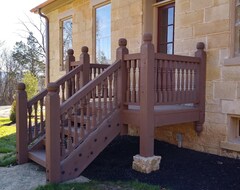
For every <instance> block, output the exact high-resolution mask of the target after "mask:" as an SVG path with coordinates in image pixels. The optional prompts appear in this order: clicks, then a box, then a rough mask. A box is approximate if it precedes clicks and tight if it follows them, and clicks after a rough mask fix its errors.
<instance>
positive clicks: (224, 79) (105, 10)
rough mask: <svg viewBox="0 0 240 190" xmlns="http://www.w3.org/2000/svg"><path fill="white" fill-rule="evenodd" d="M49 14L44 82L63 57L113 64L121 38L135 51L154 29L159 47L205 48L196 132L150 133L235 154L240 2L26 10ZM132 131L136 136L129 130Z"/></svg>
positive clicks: (168, 129)
mask: <svg viewBox="0 0 240 190" xmlns="http://www.w3.org/2000/svg"><path fill="white" fill-rule="evenodd" d="M32 12H35V13H37V12H41V13H44V15H46V16H47V17H48V19H49V29H50V31H49V33H50V35H49V39H50V42H49V50H50V51H49V59H50V62H49V77H50V78H49V80H50V81H55V80H56V79H58V78H59V77H60V76H62V75H63V74H65V70H64V57H65V55H66V49H67V48H73V49H74V51H75V56H76V57H78V55H79V54H80V49H81V47H82V46H88V47H89V53H90V56H91V62H100V63H105V62H106V63H111V62H113V61H114V60H115V51H116V48H117V46H118V43H117V42H118V39H119V38H126V39H127V40H128V49H129V51H130V52H131V53H134V52H139V48H140V45H141V43H142V35H143V34H144V33H146V32H150V33H152V34H153V43H154V45H155V50H156V51H157V52H162V53H168V54H179V55H191V56H192V55H193V54H194V52H195V50H196V44H197V42H204V43H205V46H206V52H207V79H206V119H205V123H204V130H203V132H202V133H201V134H200V136H198V135H197V134H196V133H195V131H194V128H193V124H192V123H189V124H186V123H184V124H180V125H176V126H164V127H161V128H157V130H156V131H155V138H156V139H159V140H163V141H166V142H169V143H172V144H178V145H179V146H182V147H185V148H189V149H193V150H197V151H201V152H207V153H212V154H217V155H222V156H229V157H234V158H237V157H238V155H239V151H240V69H239V67H240V45H239V43H240V34H239V31H240V29H239V27H240V1H239V0H201V1H199V0H48V1H46V2H45V3H43V4H41V5H39V6H37V7H35V8H34V9H32ZM131 132H132V133H137V131H136V130H134V128H132V130H131Z"/></svg>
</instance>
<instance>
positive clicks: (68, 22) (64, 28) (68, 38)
mask: <svg viewBox="0 0 240 190" xmlns="http://www.w3.org/2000/svg"><path fill="white" fill-rule="evenodd" d="M68 49H72V18H67V19H63V20H61V55H62V61H61V65H60V70H65V69H66V63H65V62H66V60H65V58H66V56H67V50H68Z"/></svg>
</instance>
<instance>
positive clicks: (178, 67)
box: [177, 62, 181, 102]
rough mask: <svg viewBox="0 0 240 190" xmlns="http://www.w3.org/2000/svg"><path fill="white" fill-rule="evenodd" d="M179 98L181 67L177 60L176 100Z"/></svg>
mask: <svg viewBox="0 0 240 190" xmlns="http://www.w3.org/2000/svg"><path fill="white" fill-rule="evenodd" d="M180 100H181V69H180V64H179V62H177V101H178V102H179V101H180Z"/></svg>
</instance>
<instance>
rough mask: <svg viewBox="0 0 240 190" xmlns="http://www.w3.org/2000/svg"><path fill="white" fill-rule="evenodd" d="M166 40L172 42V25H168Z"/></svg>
mask: <svg viewBox="0 0 240 190" xmlns="http://www.w3.org/2000/svg"><path fill="white" fill-rule="evenodd" d="M167 35H168V36H167V42H173V26H169V27H168V33H167Z"/></svg>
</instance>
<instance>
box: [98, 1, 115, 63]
mask: <svg viewBox="0 0 240 190" xmlns="http://www.w3.org/2000/svg"><path fill="white" fill-rule="evenodd" d="M96 59H97V62H98V63H110V60H111V4H108V5H105V6H103V7H100V8H97V9H96Z"/></svg>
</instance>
